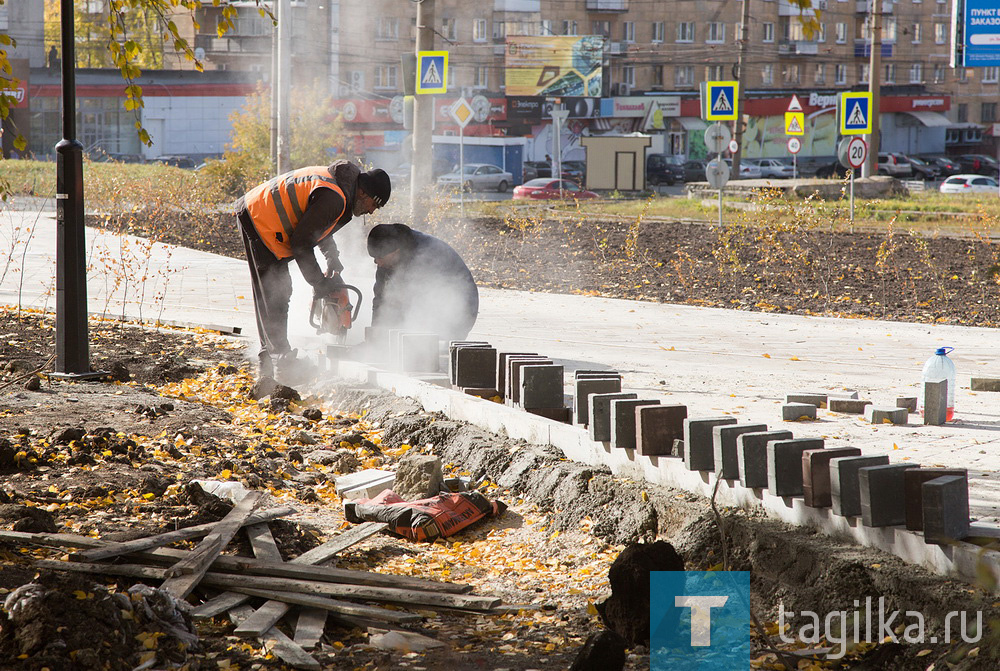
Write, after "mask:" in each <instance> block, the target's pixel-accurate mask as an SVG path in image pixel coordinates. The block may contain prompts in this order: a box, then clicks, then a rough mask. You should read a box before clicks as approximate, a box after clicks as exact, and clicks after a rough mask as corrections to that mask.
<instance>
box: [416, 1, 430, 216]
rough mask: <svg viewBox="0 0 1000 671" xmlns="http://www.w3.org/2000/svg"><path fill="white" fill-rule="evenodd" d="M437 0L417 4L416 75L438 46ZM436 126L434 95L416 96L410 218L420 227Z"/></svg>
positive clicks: (426, 205)
mask: <svg viewBox="0 0 1000 671" xmlns="http://www.w3.org/2000/svg"><path fill="white" fill-rule="evenodd" d="M434 3H435V0H424V2H418V3H416V5H417V43H416V48H415V50H416V55H417V64H418V65H417V69H416V73H415V77H416V78H417V79H419V78H420V65H419V64H420V58H419V54H420V52H421V51H431V50H432V49H434V33H435V31H434ZM433 127H434V97H433V96H430V95H415V96H413V153H412V157H411V160H410V219H411V221H413V224H414V225H415V226H417V227H420V226H423V224H424V220H425V219H426V218H427V211H428V209H429V205H428V198H427V197H428V194H430V191H431V184H432V181H431V180H432V178H433V174H434V156H433V153H432V146H431V143H432V134H433V132H434V131H433Z"/></svg>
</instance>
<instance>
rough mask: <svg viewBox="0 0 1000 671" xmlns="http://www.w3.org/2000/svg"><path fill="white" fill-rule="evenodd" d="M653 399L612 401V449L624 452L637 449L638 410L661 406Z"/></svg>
mask: <svg viewBox="0 0 1000 671" xmlns="http://www.w3.org/2000/svg"><path fill="white" fill-rule="evenodd" d="M659 404H660V402H659V401H656V400H653V399H617V400H614V401H611V447H617V448H620V449H623V450H634V449H635V448H636V442H635V438H636V414H635V411H636V408H639V407H641V406H647V405H659Z"/></svg>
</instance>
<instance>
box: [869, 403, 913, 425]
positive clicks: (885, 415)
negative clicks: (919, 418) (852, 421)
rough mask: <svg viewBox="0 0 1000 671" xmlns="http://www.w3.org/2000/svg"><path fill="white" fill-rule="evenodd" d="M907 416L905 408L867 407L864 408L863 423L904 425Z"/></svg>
mask: <svg viewBox="0 0 1000 671" xmlns="http://www.w3.org/2000/svg"><path fill="white" fill-rule="evenodd" d="M909 414H910V413H908V412H907V411H906V408H891V407H889V406H887V405H881V406H879V405H869V406H867V407H866V408H865V421H866V422H871V423H872V424H906V420H907V419H908V417H909Z"/></svg>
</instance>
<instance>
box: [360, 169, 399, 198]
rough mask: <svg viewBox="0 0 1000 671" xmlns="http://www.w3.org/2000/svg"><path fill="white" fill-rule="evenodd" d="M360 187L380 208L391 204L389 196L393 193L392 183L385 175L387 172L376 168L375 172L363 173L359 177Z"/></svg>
mask: <svg viewBox="0 0 1000 671" xmlns="http://www.w3.org/2000/svg"><path fill="white" fill-rule="evenodd" d="M358 186H359V187H361V189H362V190H363V191H364V192H365V193H367V194H368V195H369V196H371V198H372V200H374V201H375V205H377V206H378V207H383V206H384V205H385V204H386V203H388V202H389V194H391V193H392V183H391V182H390V181H389V175H387V174H386V173H385V170H382V169H381V168H375V169H374V170H369V171H368V172H363V173H361V174H360V175H358Z"/></svg>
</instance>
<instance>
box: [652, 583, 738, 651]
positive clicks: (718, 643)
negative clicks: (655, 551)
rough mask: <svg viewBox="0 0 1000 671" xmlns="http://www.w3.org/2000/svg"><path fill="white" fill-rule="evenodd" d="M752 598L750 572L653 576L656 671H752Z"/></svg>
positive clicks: (653, 638)
mask: <svg viewBox="0 0 1000 671" xmlns="http://www.w3.org/2000/svg"><path fill="white" fill-rule="evenodd" d="M749 598H750V572H749V571H652V572H650V574H649V622H650V625H649V626H650V632H649V648H650V669H651V671H719V670H720V669H726V670H727V671H739V670H742V669H750V668H751V666H750V660H751V659H753V653H754V643H753V638H754V629H753V617H752V616H751V614H750V606H749V604H750V601H749Z"/></svg>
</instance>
